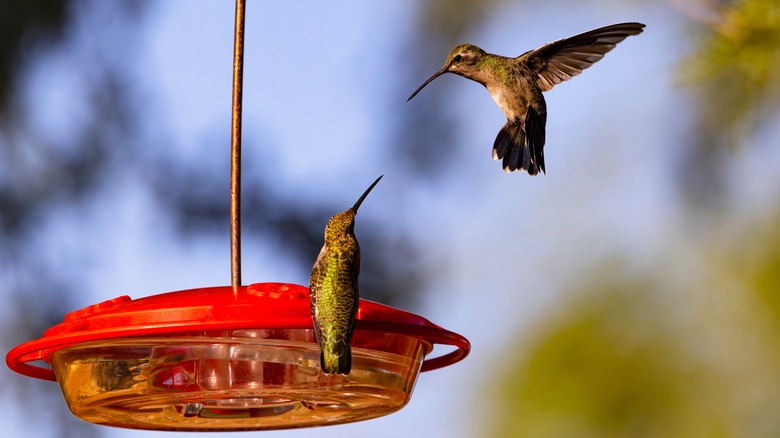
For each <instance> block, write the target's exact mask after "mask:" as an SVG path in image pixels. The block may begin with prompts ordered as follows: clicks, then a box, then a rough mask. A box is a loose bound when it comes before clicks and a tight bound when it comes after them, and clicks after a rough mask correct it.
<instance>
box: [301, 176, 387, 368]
mask: <svg viewBox="0 0 780 438" xmlns="http://www.w3.org/2000/svg"><path fill="white" fill-rule="evenodd" d="M382 176H384V175H382ZM382 176H380V177H379V178H377V179H376V181H374V183H373V184H371V186H369V188H368V189H366V191H365V192H363V195H362V196H360V199H358V200H357V202H356V203H355V205H353V206H352V208H350V209H349V210H346V211H343V212H341V213H338V214H336V215H334V216H333V217H332V218H330V220H329V221H328V224H327V225H326V226H325V244H324V245H323V246H322V250H321V251H320V254H319V256H317V261H316V262H315V263H314V267H312V269H311V279H310V281H309V297H310V299H311V317H312V320H313V322H314V334H315V336H316V337H317V343H318V344H319V346H320V367H321V368H322V371H323V372H324V373H325V374H344V375H347V374H349V371H350V370H351V369H352V347H351V346H350V343H351V341H352V332H353V331H354V329H355V316H356V315H357V310H358V304H359V301H360V298H359V296H360V294H359V292H358V274H359V273H360V246H359V245H358V241H357V239H356V238H355V215H356V214H357V211H358V208H360V204H362V203H363V200H364V199H366V196H368V193H369V192H370V191H371V189H373V188H374V186H375V185H376V183H378V182H379V180H380V179H382Z"/></svg>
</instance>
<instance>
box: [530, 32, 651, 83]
mask: <svg viewBox="0 0 780 438" xmlns="http://www.w3.org/2000/svg"><path fill="white" fill-rule="evenodd" d="M644 27H645V25H644V24H642V23H620V24H613V25H610V26H605V27H600V28H598V29H593V30H590V31H588V32H585V33H581V34H579V35H574V36H571V37H568V38H563V39H560V40H557V41H553V42H551V43H548V44H545V45H543V46H542V47H539V48H538V49H536V50H531V51H528V52H526V53H523V54H522V55H520V56H518V57H517V59H519V60H522V61H523V62H524V63H525V64H526V65H527V66H528V67H529V68H530V69H531V72H532V73H534V74H535V75H536V84H537V85H538V86H539V88H541V89H542V91H548V90H550V89H552V87H554V86H555V85H557V84H560V83H561V82H563V81H566V80H569V79H571V78H572V77H574V76H577V75H578V74H580V73H582V71H583V70H585V69H586V68H588V67H590V66H591V65H593V64H594V63H596V62H597V61H598V60H600V59H601V58H603V57H604V55H605V54H607V53H608V52H609V51H610V50H612V49H614V48H615V46H616V45H617V44H618V43H619V42H621V41H623V40H624V39H626V38H627V37H629V36H631V35H638V34H640V33H642V30H643V29H644Z"/></svg>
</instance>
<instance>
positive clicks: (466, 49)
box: [406, 23, 645, 175]
mask: <svg viewBox="0 0 780 438" xmlns="http://www.w3.org/2000/svg"><path fill="white" fill-rule="evenodd" d="M644 27H645V25H644V24H642V23H620V24H613V25H611V26H605V27H601V28H598V29H594V30H591V31H588V32H585V33H581V34H579V35H574V36H572V37H569V38H563V39H560V40H558V41H553V42H551V43H548V44H545V45H543V46H542V47H539V48H538V49H536V50H529V51H528V52H525V53H523V54H522V55H520V56H518V57H517V58H506V57H504V56H499V55H494V54H492V53H487V52H485V51H484V50H482V49H480V48H479V47H477V46H475V45H473V44H461V45H459V46H457V47H455V48H454V49H452V51H451V52H450V54H449V55H447V61H446V62H445V63H444V67H442V69H441V70H439V71H438V72H436V73H435V74H434V75H433V76H431V77H430V78H429V79H428V80H427V81H425V82H424V83H423V84H422V85H420V88H418V89H416V90H415V91H414V93H412V95H411V96H409V99H406V101H407V102H408V101H410V100H412V98H413V97H414V96H415V95H417V93H419V92H420V90H422V89H423V87H425V86H426V85H428V84H429V83H430V82H431V81H433V80H434V79H436V78H438V77H439V76H441V75H443V74H444V73H455V74H456V75H460V76H463V77H464V78H467V79H471V80H473V81H477V82H479V83H480V84H482V85H484V86H485V88H487V90H488V93H490V95H491V96H492V97H493V100H494V101H495V102H496V104H497V105H498V106H499V108H501V111H503V112H504V114H505V115H506V118H507V121H506V124H504V126H503V127H502V128H501V131H499V132H498V136H497V137H496V140H495V142H494V143H493V159H494V160H500V159H503V166H504V172H507V173H509V172H512V171H514V170H520V171H523V170H525V171H528V174H529V175H536V174H538V173H539V170H541V171H542V172H545V170H544V139H545V125H546V123H547V104H546V103H545V101H544V96H542V91H549V90H551V89H552V88H553V87H554V86H555V85H557V84H559V83H561V82H563V81H566V80H568V79H571V78H572V77H574V76H577V75H578V74H580V73H581V72H582V71H583V70H585V69H586V68H588V67H590V66H591V65H593V64H594V63H595V62H597V61H598V60H600V59H601V58H603V57H604V55H605V54H606V53H607V52H609V51H610V50H612V49H614V48H615V46H616V45H617V44H618V43H619V42H621V41H623V40H624V39H626V38H627V37H628V36H631V35H638V34H640V33H642V30H643V29H644Z"/></svg>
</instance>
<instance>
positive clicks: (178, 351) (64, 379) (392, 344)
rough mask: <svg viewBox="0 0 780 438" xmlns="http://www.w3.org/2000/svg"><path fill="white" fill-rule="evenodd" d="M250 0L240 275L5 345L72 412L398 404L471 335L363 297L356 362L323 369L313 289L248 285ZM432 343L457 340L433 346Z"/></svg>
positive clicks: (302, 423)
mask: <svg viewBox="0 0 780 438" xmlns="http://www.w3.org/2000/svg"><path fill="white" fill-rule="evenodd" d="M244 6H245V0H237V1H236V34H235V50H234V64H233V66H234V69H233V78H234V80H233V106H232V110H233V112H232V116H233V117H232V135H231V179H230V183H231V184H230V217H229V219H230V243H231V245H230V248H231V268H232V269H231V273H232V276H231V279H232V285H231V286H224V287H212V288H203V289H192V290H184V291H178V292H169V293H165V294H161V295H155V296H151V297H146V298H140V299H137V300H133V299H130V297H128V296H126V295H125V296H121V297H118V298H114V299H112V300H109V301H105V302H102V303H99V304H95V305H92V306H89V307H86V308H84V309H81V310H77V311H75V312H71V313H69V314H68V315H66V316H65V320H64V321H63V322H62V323H60V324H57V325H55V326H53V327H51V328H49V329H48V330H46V332H45V333H44V334H43V337H41V338H40V339H35V340H32V341H29V342H26V343H24V344H21V345H19V346H17V347H16V348H14V349H12V350H11V351H10V352H8V355H7V356H6V363H7V364H8V367H9V368H11V369H12V370H14V371H16V372H18V373H21V374H23V375H26V376H29V377H34V378H38V379H43V380H51V381H54V380H56V381H57V382H58V383H59V384H60V389H61V390H62V394H63V395H64V397H65V400H66V402H67V403H68V407H69V408H70V410H71V412H73V414H74V415H76V416H77V417H79V418H81V419H83V420H86V421H89V422H92V423H97V424H104V425H109V426H116V427H125V428H133V429H155V430H179V431H210V430H261V429H285V428H293V427H310V426H321V425H329V424H339V423H348V422H352V421H359V420H366V419H369V418H375V417H379V416H383V415H387V414H389V413H392V412H395V411H397V410H399V409H401V408H402V407H404V406H405V405H406V404H407V403H408V402H409V399H410V397H411V395H412V389H413V388H414V385H415V382H416V381H417V376H418V374H419V373H420V372H421V371H429V370H434V369H437V368H441V367H444V366H447V365H450V364H452V363H455V362H457V361H459V360H461V359H463V358H464V357H466V355H467V354H468V353H469V349H470V345H469V342H468V341H467V340H466V338H464V337H463V336H461V335H458V334H456V333H453V332H450V331H447V330H445V329H443V328H441V327H439V326H437V325H435V324H433V323H431V322H430V321H428V320H427V319H425V318H422V317H420V316H417V315H415V314H412V313H409V312H405V311H403V310H399V309H395V308H392V307H389V306H385V305H382V304H379V303H375V302H371V301H368V300H360V305H359V307H358V312H357V320H356V323H355V331H354V335H353V337H352V370H351V372H350V373H349V374H348V375H326V374H324V373H323V372H322V371H321V369H320V350H319V346H318V344H317V341H316V339H315V334H314V326H313V323H312V315H311V309H310V305H309V289H308V288H307V287H304V286H299V285H294V284H283V283H259V284H252V285H249V286H242V285H241V263H240V253H241V252H240V233H241V228H240V213H239V212H240V209H239V200H240V187H241V186H240V157H241V153H240V147H241V129H240V128H241V84H242V80H243V79H242V78H243V70H242V69H243V67H242V66H243V29H244ZM435 345H444V346H449V350H450V351H449V352H447V353H446V354H444V355H441V356H436V357H433V358H430V357H429V355H430V354H431V352H432V351H433V347H434V346H435Z"/></svg>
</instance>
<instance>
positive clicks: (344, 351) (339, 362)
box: [320, 343, 352, 375]
mask: <svg viewBox="0 0 780 438" xmlns="http://www.w3.org/2000/svg"><path fill="white" fill-rule="evenodd" d="M334 347H335V348H334V351H331V352H330V353H329V354H327V355H326V354H325V351H324V350H323V351H321V352H320V367H321V368H322V372H324V373H325V374H343V375H347V374H349V372H350V371H351V370H352V346H351V345H349V344H344V343H338V344H337V345H335V346H334Z"/></svg>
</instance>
